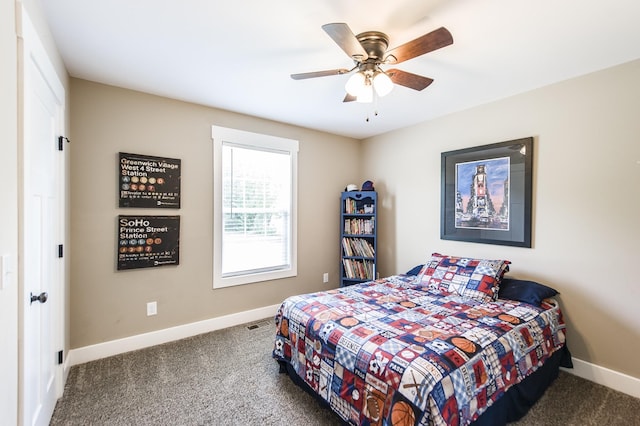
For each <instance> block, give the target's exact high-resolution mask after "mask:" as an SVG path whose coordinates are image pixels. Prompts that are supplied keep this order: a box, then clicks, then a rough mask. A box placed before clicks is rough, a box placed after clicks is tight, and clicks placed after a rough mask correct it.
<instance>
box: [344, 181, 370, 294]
mask: <svg viewBox="0 0 640 426" xmlns="http://www.w3.org/2000/svg"><path fill="white" fill-rule="evenodd" d="M340 198H341V199H340V201H341V202H340V205H341V207H340V209H341V210H340V219H341V220H340V287H345V286H349V285H352V284H356V283H360V282H365V281H371V280H374V279H375V278H376V264H377V252H378V250H377V237H376V225H377V214H378V207H377V203H378V194H377V193H376V192H375V191H346V192H343V193H342V196H341V197H340Z"/></svg>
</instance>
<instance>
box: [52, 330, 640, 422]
mask: <svg viewBox="0 0 640 426" xmlns="http://www.w3.org/2000/svg"><path fill="white" fill-rule="evenodd" d="M248 325H258V327H257V328H253V329H251V330H249V329H248V327H247V326H248ZM274 333H275V328H274V325H273V320H272V319H270V318H269V319H265V320H263V321H259V322H256V323H253V324H247V325H242V326H236V327H232V328H229V329H225V330H218V331H215V332H212V333H207V334H203V335H200V336H195V337H191V338H188V339H184V340H180V341H177V342H172V343H167V344H164V345H160V346H155V347H153V348H148V349H143V350H139V351H134V352H129V353H126V354H122V355H117V356H113V357H110V358H105V359H101V360H98V361H93V362H89V363H86V364H82V365H77V366H74V367H72V368H71V371H70V373H69V378H68V380H67V383H66V386H65V391H64V395H63V397H62V398H61V399H60V400H59V401H58V404H57V405H56V409H55V411H54V413H53V418H52V420H51V425H216V426H217V425H287V426H297V425H321V426H322V425H327V426H329V425H339V424H340V422H339V421H338V419H337V418H336V417H335V416H334V415H333V413H332V412H331V411H329V410H328V409H324V408H321V407H320V406H319V405H318V403H317V402H316V401H315V400H314V399H313V398H311V397H310V396H309V395H308V394H306V393H305V392H303V391H302V390H300V388H298V387H297V386H296V385H294V384H293V383H292V382H291V380H290V379H289V378H288V377H287V376H286V375H284V374H279V373H278V365H277V363H276V362H275V361H274V360H273V359H272V358H271V350H272V346H273V336H274ZM514 424H516V425H519V426H529V425H536V426H538V425H549V426H552V425H563V426H564V425H625V426H626V425H640V400H638V399H635V398H632V397H630V396H628V395H625V394H622V393H619V392H615V391H613V390H610V389H608V388H605V387H603V386H600V385H597V384H595V383H592V382H589V381H587V380H584V379H580V378H578V377H576V376H573V375H571V374H567V373H564V372H561V373H560V377H559V378H558V379H557V380H556V381H555V383H554V384H553V385H552V387H551V388H549V389H548V390H547V392H546V393H545V395H544V396H543V397H542V399H541V400H540V401H539V402H538V404H536V406H534V407H533V408H532V410H531V411H530V412H529V413H528V414H527V416H525V417H524V418H523V419H522V420H521V421H519V422H517V423H514Z"/></svg>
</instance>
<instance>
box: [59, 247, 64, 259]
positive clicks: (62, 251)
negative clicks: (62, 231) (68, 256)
mask: <svg viewBox="0 0 640 426" xmlns="http://www.w3.org/2000/svg"><path fill="white" fill-rule="evenodd" d="M63 256H64V248H63V246H62V244H58V257H63Z"/></svg>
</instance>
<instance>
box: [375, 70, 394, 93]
mask: <svg viewBox="0 0 640 426" xmlns="http://www.w3.org/2000/svg"><path fill="white" fill-rule="evenodd" d="M373 88H374V89H376V93H377V94H378V96H380V97H383V96H385V95H388V94H389V92H391V90H392V89H393V81H391V78H389V76H388V75H387V74H385V73H384V72H383V71H380V72H379V73H377V74H376V75H375V77H373Z"/></svg>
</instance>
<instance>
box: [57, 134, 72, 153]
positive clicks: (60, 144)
mask: <svg viewBox="0 0 640 426" xmlns="http://www.w3.org/2000/svg"><path fill="white" fill-rule="evenodd" d="M64 141H67V143H69V142H71V141H70V140H69V138H68V137H66V136H58V151H62V149H63V146H64Z"/></svg>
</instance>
